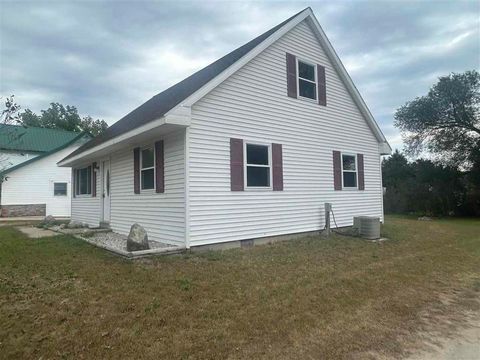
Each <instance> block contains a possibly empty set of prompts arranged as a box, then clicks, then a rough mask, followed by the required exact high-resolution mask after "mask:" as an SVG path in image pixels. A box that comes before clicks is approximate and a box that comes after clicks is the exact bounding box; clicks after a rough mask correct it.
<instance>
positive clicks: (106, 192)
mask: <svg viewBox="0 0 480 360" xmlns="http://www.w3.org/2000/svg"><path fill="white" fill-rule="evenodd" d="M102 165H103V166H102V169H103V170H102V173H103V181H102V183H103V191H102V197H103V221H107V222H110V161H109V160H106V161H104V162H103V164H102Z"/></svg>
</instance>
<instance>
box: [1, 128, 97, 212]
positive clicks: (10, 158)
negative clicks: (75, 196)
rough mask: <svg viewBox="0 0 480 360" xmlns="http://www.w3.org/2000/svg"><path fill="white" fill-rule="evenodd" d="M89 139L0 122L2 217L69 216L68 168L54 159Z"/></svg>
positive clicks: (54, 130)
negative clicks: (59, 165) (0, 123)
mask: <svg viewBox="0 0 480 360" xmlns="http://www.w3.org/2000/svg"><path fill="white" fill-rule="evenodd" d="M88 139H90V136H89V135H86V134H85V133H78V132H71V131H63V130H57V129H46V128H38V127H27V128H24V127H22V126H14V125H0V180H3V181H0V207H1V212H0V214H1V216H2V217H13V216H33V215H42V216H44V215H54V216H70V209H71V201H70V181H71V177H70V174H71V171H70V169H67V168H59V167H58V166H57V162H58V161H59V160H61V159H62V158H64V157H65V156H67V155H68V154H70V153H71V152H72V151H74V150H76V149H77V148H78V147H79V146H80V145H82V144H84V143H85V142H86V141H87V140H88Z"/></svg>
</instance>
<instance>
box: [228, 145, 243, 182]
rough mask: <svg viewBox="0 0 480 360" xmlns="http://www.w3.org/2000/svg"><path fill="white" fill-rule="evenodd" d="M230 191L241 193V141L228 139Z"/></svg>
mask: <svg viewBox="0 0 480 360" xmlns="http://www.w3.org/2000/svg"><path fill="white" fill-rule="evenodd" d="M230 189H231V190H232V191H243V140H242V139H230Z"/></svg>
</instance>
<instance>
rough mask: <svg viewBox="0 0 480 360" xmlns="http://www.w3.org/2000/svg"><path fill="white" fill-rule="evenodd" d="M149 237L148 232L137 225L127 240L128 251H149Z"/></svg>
mask: <svg viewBox="0 0 480 360" xmlns="http://www.w3.org/2000/svg"><path fill="white" fill-rule="evenodd" d="M148 249H150V246H149V245H148V235H147V231H146V230H145V229H144V228H143V227H142V226H141V225H139V224H137V223H135V224H133V225H132V227H131V228H130V233H129V234H128V239H127V251H139V250H148Z"/></svg>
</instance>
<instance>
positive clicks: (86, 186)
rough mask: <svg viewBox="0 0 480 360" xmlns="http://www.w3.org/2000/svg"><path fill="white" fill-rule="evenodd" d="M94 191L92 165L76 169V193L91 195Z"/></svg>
mask: <svg viewBox="0 0 480 360" xmlns="http://www.w3.org/2000/svg"><path fill="white" fill-rule="evenodd" d="M91 193H92V167H91V166H87V167H84V168H82V169H77V170H75V194H76V195H90V194H91Z"/></svg>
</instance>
